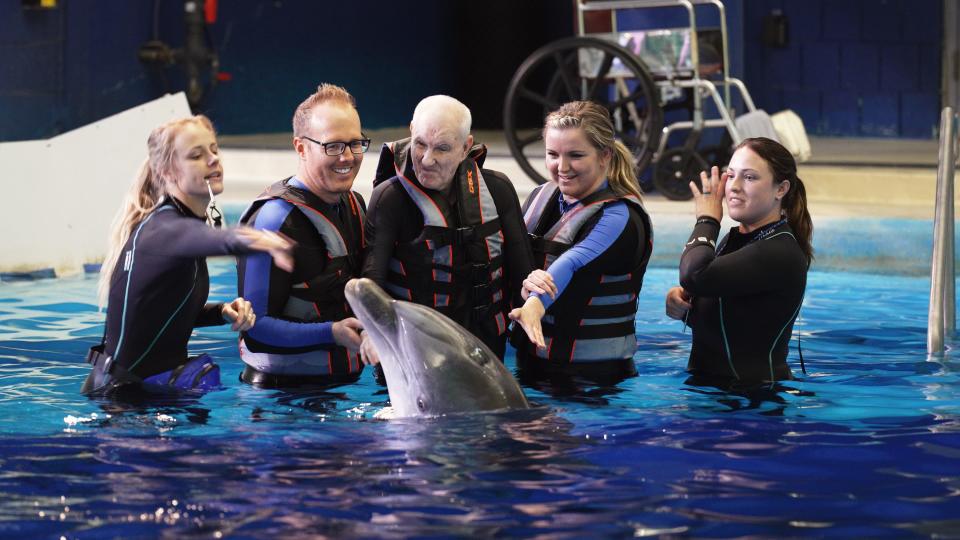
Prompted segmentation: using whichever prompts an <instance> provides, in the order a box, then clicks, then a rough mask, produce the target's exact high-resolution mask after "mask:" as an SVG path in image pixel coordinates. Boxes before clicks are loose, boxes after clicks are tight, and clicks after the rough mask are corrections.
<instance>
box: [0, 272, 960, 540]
mask: <svg viewBox="0 0 960 540" xmlns="http://www.w3.org/2000/svg"><path fill="white" fill-rule="evenodd" d="M211 273H212V275H213V283H212V286H211V297H212V298H215V299H223V300H229V299H231V298H232V297H233V295H232V293H233V292H234V291H235V286H234V279H235V275H234V272H233V268H232V265H231V264H230V263H228V262H226V261H216V262H212V264H211ZM675 280H676V270H673V269H659V268H654V269H651V270H649V271H648V273H647V279H646V283H645V286H644V291H643V293H642V294H641V297H640V310H639V316H638V318H637V329H638V336H639V337H640V350H639V352H638V354H637V356H636V364H637V368H638V371H639V375H638V376H637V377H634V378H631V379H627V380H625V381H623V382H620V383H619V384H617V385H616V386H613V387H597V386H590V385H583V386H582V387H580V388H577V389H574V391H571V389H570V388H531V387H526V388H525V390H526V393H527V395H528V397H529V398H530V399H531V400H532V401H533V402H535V403H536V404H537V407H535V408H534V409H531V410H527V411H515V412H509V413H498V414H474V415H463V416H457V417H448V418H439V419H431V420H396V421H382V420H377V419H375V418H374V415H375V413H376V412H377V411H379V410H380V409H382V408H383V407H384V406H386V405H387V404H388V396H387V394H386V391H385V390H384V389H383V388H382V387H380V386H378V385H377V384H376V383H375V382H374V381H373V377H372V373H370V372H369V370H368V371H367V372H365V373H364V374H363V376H362V377H361V380H360V382H359V383H357V384H354V385H349V386H342V387H338V388H334V389H331V390H327V391H319V390H315V391H303V392H283V391H275V390H259V389H255V388H251V387H249V386H246V385H243V384H241V383H239V382H238V381H237V377H238V375H239V372H240V367H241V365H240V361H239V358H238V356H237V352H236V336H235V334H233V333H231V332H229V330H228V328H227V327H222V328H215V329H203V330H201V331H199V332H197V335H196V336H195V338H194V339H193V342H192V350H193V351H195V352H208V353H210V354H213V355H214V356H216V357H217V358H219V359H220V364H221V369H222V370H223V380H224V382H225V388H224V389H223V390H220V391H215V392H212V393H210V394H207V395H205V396H203V397H201V398H199V399H193V400H187V399H184V400H181V401H171V402H168V403H158V404H152V405H150V406H142V407H139V408H126V409H122V408H118V407H116V406H112V405H110V404H109V403H106V402H97V401H91V400H88V399H86V398H84V397H82V396H80V395H78V393H77V390H78V389H79V387H80V384H81V383H82V381H83V379H84V377H85V375H86V373H87V369H88V368H87V365H86V364H84V363H83V355H84V353H85V350H86V348H87V347H89V346H90V345H92V344H94V343H95V342H97V341H98V340H99V338H100V334H101V332H102V325H101V324H100V321H101V320H102V315H101V314H99V313H97V311H96V310H95V308H94V305H93V304H94V289H95V280H94V279H93V278H92V277H88V278H72V279H71V278H65V279H59V280H43V281H39V282H35V283H12V284H0V537H17V538H40V537H53V538H58V537H61V536H63V537H67V538H114V537H123V538H137V537H145V538H153V537H175V538H193V537H196V538H211V537H213V538H219V537H224V538H278V537H280V538H284V537H300V536H315V535H316V536H331V537H397V538H403V537H410V536H417V537H431V536H437V537H449V536H502V537H514V536H534V535H543V536H548V537H633V536H696V537H730V536H772V537H787V536H790V537H795V536H816V537H823V536H841V535H842V536H857V537H873V538H877V537H898V538H899V537H929V536H953V537H956V536H957V535H960V376H958V371H960V369H958V366H957V364H956V362H955V361H953V360H951V359H950V356H949V354H948V355H947V357H946V359H940V360H938V361H931V360H928V359H927V358H926V354H925V328H926V303H927V294H928V293H927V291H928V287H929V280H928V279H925V278H920V277H905V276H881V275H871V274H859V273H820V272H812V273H811V274H810V282H809V288H808V292H807V299H806V303H805V305H804V308H803V311H802V312H801V320H800V321H799V324H798V326H797V332H795V334H796V333H799V334H800V335H801V336H802V337H801V339H802V349H803V356H804V359H805V362H806V366H807V370H808V373H809V374H808V375H806V376H804V375H803V374H802V373H800V372H799V367H798V365H797V362H796V359H797V340H796V337H795V338H794V340H793V342H792V343H791V354H790V357H791V364H792V365H793V366H794V371H795V373H796V375H797V376H798V377H799V379H798V380H796V381H790V382H786V383H783V384H780V385H778V386H777V387H775V388H772V389H768V390H766V391H760V392H755V393H751V394H749V395H738V394H733V393H727V392H722V391H719V390H715V389H710V388H699V387H692V386H687V385H685V384H684V380H685V379H686V377H685V373H684V367H685V365H686V356H687V354H688V351H689V331H687V332H684V330H683V328H682V326H681V324H680V323H678V322H676V321H672V320H669V319H667V318H666V317H665V316H664V315H663V296H664V293H665V291H666V290H667V288H668V287H670V286H671V285H673V283H674V281H675ZM508 366H510V367H511V368H512V367H513V360H512V358H510V359H508Z"/></svg>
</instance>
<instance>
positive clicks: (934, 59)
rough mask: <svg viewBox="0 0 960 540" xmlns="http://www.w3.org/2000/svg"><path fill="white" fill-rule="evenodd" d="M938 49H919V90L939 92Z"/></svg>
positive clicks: (939, 54) (939, 53) (923, 47)
mask: <svg viewBox="0 0 960 540" xmlns="http://www.w3.org/2000/svg"><path fill="white" fill-rule="evenodd" d="M940 59H941V51H940V47H930V46H921V47H920V90H926V91H931V92H939V91H940V79H941V77H942V74H941V72H940Z"/></svg>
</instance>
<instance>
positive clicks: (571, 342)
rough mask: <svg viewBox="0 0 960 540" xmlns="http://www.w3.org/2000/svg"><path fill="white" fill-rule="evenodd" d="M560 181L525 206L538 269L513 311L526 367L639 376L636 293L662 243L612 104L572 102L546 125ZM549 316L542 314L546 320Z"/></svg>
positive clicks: (550, 159)
mask: <svg viewBox="0 0 960 540" xmlns="http://www.w3.org/2000/svg"><path fill="white" fill-rule="evenodd" d="M543 135H544V141H545V143H546V165H547V169H548V170H549V171H550V176H551V180H552V181H551V182H548V183H546V184H544V185H543V186H540V187H539V188H537V189H536V190H535V191H534V192H533V193H532V194H531V195H530V197H529V198H528V199H527V202H526V203H525V204H524V207H523V212H524V221H525V223H526V226H527V232H528V233H529V234H530V235H531V238H532V243H533V252H534V262H535V264H536V265H537V266H538V267H539V268H541V270H534V271H533V272H532V273H531V274H530V276H529V277H528V278H527V279H526V280H525V281H524V288H523V296H524V298H525V299H526V301H525V303H524V304H523V307H521V308H517V309H514V310H513V311H512V312H511V313H510V318H511V319H513V320H515V321H517V322H518V323H519V325H520V327H522V329H523V331H519V329H515V330H514V333H513V344H514V346H515V347H516V348H517V365H518V366H519V367H520V370H521V374H522V375H525V374H530V375H532V376H533V377H537V376H538V375H540V374H550V375H553V374H556V373H558V372H559V373H567V374H576V375H581V376H583V375H586V376H588V377H591V378H594V379H599V378H603V379H604V380H605V381H606V382H610V381H611V380H615V379H619V378H622V377H626V376H630V375H633V374H635V373H636V367H635V366H634V364H633V355H634V353H635V352H636V349H637V340H636V333H635V329H634V319H635V318H636V313H637V294H638V293H639V292H640V287H641V286H642V284H643V274H644V271H645V270H646V266H647V261H648V260H649V258H650V253H651V251H652V249H653V242H652V235H653V232H652V229H651V226H650V219H649V217H648V216H647V212H646V211H645V210H644V208H643V205H642V203H641V198H640V188H639V184H638V182H637V177H636V173H635V172H634V161H633V156H632V155H631V154H630V151H629V150H627V148H626V147H625V146H624V145H623V143H621V142H619V141H617V140H615V139H614V129H613V123H612V122H611V120H610V114H609V112H608V111H607V109H605V108H604V107H602V106H600V105H597V104H596V103H592V102H589V101H575V102H572V103H567V104H565V105H563V106H562V107H560V109H558V110H556V111H554V112H552V113H550V115H549V116H547V119H546V124H545V126H544V129H543ZM541 319H542V321H541Z"/></svg>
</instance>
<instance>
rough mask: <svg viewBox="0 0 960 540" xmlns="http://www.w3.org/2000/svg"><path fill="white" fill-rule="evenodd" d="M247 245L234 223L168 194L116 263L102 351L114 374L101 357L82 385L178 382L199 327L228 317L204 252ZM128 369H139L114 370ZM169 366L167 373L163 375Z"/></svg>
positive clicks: (221, 252) (237, 249) (238, 250)
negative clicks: (213, 293) (213, 291)
mask: <svg viewBox="0 0 960 540" xmlns="http://www.w3.org/2000/svg"><path fill="white" fill-rule="evenodd" d="M249 251H250V249H249V248H248V247H247V245H246V243H245V242H243V241H242V240H241V239H239V238H238V236H237V234H236V231H233V230H218V229H213V228H210V227H209V226H207V224H206V222H205V221H204V219H203V218H202V217H199V216H196V215H194V214H193V213H192V212H191V211H190V210H189V209H188V208H187V207H186V206H185V205H183V204H182V203H180V202H179V201H177V200H176V199H175V198H172V197H167V198H166V199H165V200H164V201H163V202H162V203H161V204H160V205H159V206H158V207H157V208H156V209H155V210H154V211H153V212H151V213H150V215H148V216H147V217H146V218H145V219H144V220H143V221H142V222H141V223H140V224H139V225H138V226H137V227H135V228H134V230H133V232H132V233H131V234H130V239H129V240H127V244H126V245H125V246H124V248H123V251H122V252H121V254H120V258H119V260H118V261H117V265H116V267H115V268H114V270H113V274H112V277H111V281H110V294H109V299H108V304H107V320H106V333H105V338H104V346H103V355H102V356H103V358H104V361H105V359H106V358H109V359H110V360H109V362H110V363H111V364H112V365H113V368H112V370H111V371H113V373H114V376H109V375H110V374H109V373H102V372H101V373H99V375H98V367H102V366H97V365H95V366H94V370H93V372H91V377H90V378H88V381H87V383H85V385H84V391H85V392H95V391H100V390H101V389H103V390H106V389H108V388H104V386H105V385H106V387H110V386H117V384H116V383H118V382H120V383H122V382H140V381H138V380H137V379H149V380H150V382H154V381H156V382H160V383H161V384H167V383H168V382H169V383H173V382H175V380H176V379H177V376H178V375H180V373H179V372H178V371H177V370H178V369H180V368H182V366H184V364H185V363H186V362H187V360H188V359H187V342H188V340H189V339H190V334H191V333H192V332H193V329H194V328H196V327H200V326H214V325H219V324H224V323H225V322H226V321H224V319H223V317H222V316H221V314H220V311H221V309H222V307H223V304H222V303H207V293H208V292H209V289H210V278H209V274H208V273H207V262H206V257H208V256H213V255H230V254H239V253H248V252H249ZM209 365H211V366H213V367H211V368H207V367H202V368H201V369H205V370H207V371H208V372H209V371H210V370H212V369H215V368H216V365H215V364H213V363H212V362H210V363H209ZM122 372H126V373H127V374H129V375H132V376H133V377H132V378H130V380H129V381H125V380H123V379H125V377H119V376H116V374H117V373H122ZM166 373H169V374H170V377H169V378H168V377H166V376H165V375H161V374H166ZM201 378H202V375H200V377H198V378H197V381H196V382H198V383H199V382H200V379H201ZM111 381H112V382H111ZM188 382H193V381H188ZM187 386H190V385H189V384H187Z"/></svg>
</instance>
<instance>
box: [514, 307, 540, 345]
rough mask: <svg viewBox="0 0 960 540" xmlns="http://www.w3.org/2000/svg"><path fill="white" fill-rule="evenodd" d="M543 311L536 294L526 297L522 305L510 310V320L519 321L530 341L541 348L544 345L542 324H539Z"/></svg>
mask: <svg viewBox="0 0 960 540" xmlns="http://www.w3.org/2000/svg"><path fill="white" fill-rule="evenodd" d="M544 312H546V310H545V309H544V308H543V302H541V301H540V299H539V298H537V297H536V296H531V297H530V298H527V301H526V302H524V303H523V306H522V307H518V308H514V309H513V310H511V311H510V320H513V321H517V322H518V323H520V327H521V328H523V331H524V332H526V333H527V338H529V339H530V342H531V343H533V344H534V345H536V346H537V347H538V348H541V349H542V348H544V347H546V343H545V342H544V340H543V326H542V325H541V324H540V319H542V318H543V314H544Z"/></svg>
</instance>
